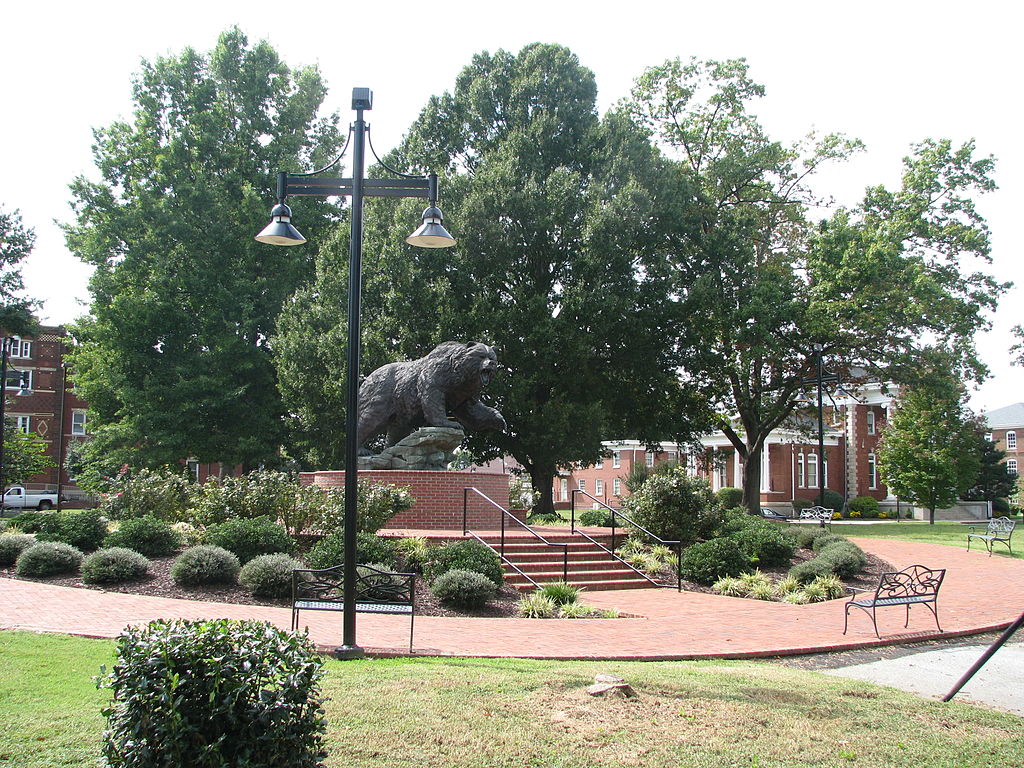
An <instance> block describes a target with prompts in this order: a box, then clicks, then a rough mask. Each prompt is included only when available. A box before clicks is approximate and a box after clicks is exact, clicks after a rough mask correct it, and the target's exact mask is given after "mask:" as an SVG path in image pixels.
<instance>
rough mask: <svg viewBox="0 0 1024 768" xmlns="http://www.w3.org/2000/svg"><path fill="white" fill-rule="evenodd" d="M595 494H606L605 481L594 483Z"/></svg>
mask: <svg viewBox="0 0 1024 768" xmlns="http://www.w3.org/2000/svg"><path fill="white" fill-rule="evenodd" d="M594 493H595V494H597V495H598V496H600V495H601V494H602V493H604V480H595V481H594Z"/></svg>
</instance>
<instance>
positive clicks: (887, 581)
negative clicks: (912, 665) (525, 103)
mask: <svg viewBox="0 0 1024 768" xmlns="http://www.w3.org/2000/svg"><path fill="white" fill-rule="evenodd" d="M945 575H946V569H945V568H941V569H938V570H935V569H932V568H925V567H924V566H923V565H911V566H910V567H908V568H904V569H903V570H902V571H891V572H889V573H883V574H882V575H881V576H880V577H879V578H878V586H877V587H875V591H874V592H861V593H859V594H857V595H854V596H853V597H852V598H851V599H850V600H848V601H847V602H846V619H845V621H844V622H843V634H844V635H845V634H846V629H847V626H848V624H849V622H850V608H860V609H861V610H862V611H864V612H865V613H869V614H871V623H872V624H873V625H874V627H875V636H876V637H877V638H878V639H879V640H881V639H882V636H881V635H879V634H878V621H877V620H876V618H875V610H876V609H878V608H885V607H888V606H891V605H905V606H906V607H907V620H906V621H905V622H904V623H903V626H904V628H906V627H907V626H909V625H910V606H912V605H923V606H925V607H926V608H928V610H930V611H931V612H932V615H933V616H935V626H936V627H938V629H939V631H940V632H941V631H942V627H940V626H939V602H938V601H939V587H940V586H942V579H943V578H944V577H945Z"/></svg>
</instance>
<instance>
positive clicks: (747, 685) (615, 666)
mask: <svg viewBox="0 0 1024 768" xmlns="http://www.w3.org/2000/svg"><path fill="white" fill-rule="evenodd" d="M113 647H114V645H113V643H112V642H109V641H100V640H85V639H80V638H68V637H60V636H52V635H32V634H27V633H13V632H5V633H0V659H2V664H0V722H2V723H3V728H2V729H0V766H12V767H13V766H18V767H19V768H36V767H39V768H42V766H60V765H76V766H77V765H83V764H85V765H91V764H93V761H94V759H95V757H96V755H97V754H98V749H99V743H100V736H101V731H102V719H101V717H100V716H99V714H98V710H99V707H100V706H101V704H102V702H103V700H104V697H105V695H106V694H105V693H101V692H98V691H96V690H95V688H94V687H93V685H92V682H91V677H92V676H93V675H94V674H96V672H97V670H98V667H99V665H100V664H103V663H106V664H108V665H109V663H110V662H111V660H112V657H113ZM327 670H328V674H327V677H326V678H325V680H324V693H325V694H326V695H327V697H328V701H327V704H326V710H327V718H328V722H329V730H328V747H329V750H330V757H329V758H328V761H327V765H329V766H338V767H339V768H340V767H341V766H345V767H346V768H359V767H362V766H365V767H366V768H398V767H399V766H403V767H405V766H408V767H409V768H412V767H413V766H415V767H417V768H419V767H421V766H425V767H430V766H437V767H438V768H440V767H441V766H444V768H468V767H470V766H473V767H476V768H504V767H507V768H513V767H515V768H519V767H521V766H545V767H547V766H558V767H560V768H570V767H572V768H575V767H579V768H583V767H584V766H586V767H587V768H603V767H604V766H607V767H609V768H611V766H622V765H637V766H641V768H647V767H653V766H659V767H660V766H666V767H667V766H672V767H673V768H675V767H676V766H687V767H688V768H689V767H697V768H703V767H704V766H707V767H708V768H712V767H713V768H726V767H730V766H737V767H739V766H742V767H743V768H751V767H753V766H758V767H759V768H768V767H769V766H771V767H773V768H788V767H794V768H795V767H796V766H801V767H804V766H806V767H807V768H810V767H811V766H815V767H816V768H818V767H828V766H863V767H864V768H889V767H891V768H907V766H948V768H954V767H955V768H973V767H975V766H978V767H980V766H1008V765H1016V764H1018V763H1019V760H1020V756H1021V753H1022V749H1024V720H1022V719H1021V718H1019V717H1015V716H1013V715H1007V714H1001V713H996V712H991V711H987V710H984V709H980V708H976V707H973V706H970V705H968V704H964V703H960V702H955V701H954V702H953V703H951V704H942V703H941V702H937V701H931V700H922V699H919V698H917V697H914V696H911V695H909V694H904V693H900V692H898V691H894V690H890V689H887V688H880V687H876V686H873V685H870V684H867V683H860V682H853V681H849V680H843V679H840V678H835V677H829V676H825V675H821V674H818V673H815V672H807V671H802V670H797V669H790V668H785V667H779V666H774V665H771V664H769V663H755V662H672V663H669V662H665V663H643V662H634V663H621V662H615V663H612V662H608V663H598V662H543V661H524V660H487V659H397V660H366V661H357V662H337V661H333V660H330V661H328V662H327ZM600 672H613V673H617V674H620V675H622V676H623V677H625V678H626V679H627V680H628V681H629V682H630V683H631V684H632V685H633V687H634V688H635V689H636V691H637V693H638V694H639V695H638V698H636V699H629V700H623V699H608V700H605V699H596V698H591V697H590V696H588V695H587V694H586V693H585V691H584V689H585V687H586V686H587V685H588V684H589V683H591V682H592V681H593V678H594V675H595V674H597V673H600Z"/></svg>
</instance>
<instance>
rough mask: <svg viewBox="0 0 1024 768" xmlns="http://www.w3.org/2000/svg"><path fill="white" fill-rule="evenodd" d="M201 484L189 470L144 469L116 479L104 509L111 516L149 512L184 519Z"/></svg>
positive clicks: (168, 517)
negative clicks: (197, 484) (194, 479)
mask: <svg viewBox="0 0 1024 768" xmlns="http://www.w3.org/2000/svg"><path fill="white" fill-rule="evenodd" d="M197 487H198V486H196V484H195V483H194V482H193V481H192V478H191V476H190V475H189V474H188V473H187V472H171V471H168V470H152V469H142V470H139V472H138V473H136V474H134V475H122V476H121V477H119V478H118V479H116V480H115V481H114V484H113V488H112V492H111V493H110V494H108V495H106V496H105V497H104V498H103V501H102V502H100V511H101V512H102V513H103V514H104V515H106V516H107V517H109V518H110V519H111V520H128V519H131V518H133V517H146V516H147V515H148V516H150V517H159V518H161V519H162V520H170V521H176V520H183V519H184V518H185V516H186V514H187V511H188V509H189V506H190V505H191V503H192V499H193V497H194V495H195V494H196V492H197Z"/></svg>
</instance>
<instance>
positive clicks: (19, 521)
mask: <svg viewBox="0 0 1024 768" xmlns="http://www.w3.org/2000/svg"><path fill="white" fill-rule="evenodd" d="M56 514H57V513H56V512H22V513H21V514H20V515H15V516H14V517H12V518H11V519H10V521H9V522H8V523H7V525H8V527H10V526H14V527H15V528H17V529H18V530H20V531H21V532H22V533H39V532H40V531H42V530H43V528H45V527H46V524H47V522H48V521H49V520H50V519H51V518H53V517H54V515H56Z"/></svg>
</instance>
